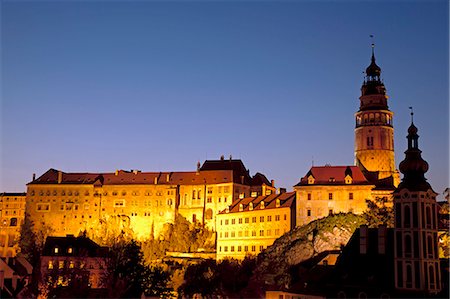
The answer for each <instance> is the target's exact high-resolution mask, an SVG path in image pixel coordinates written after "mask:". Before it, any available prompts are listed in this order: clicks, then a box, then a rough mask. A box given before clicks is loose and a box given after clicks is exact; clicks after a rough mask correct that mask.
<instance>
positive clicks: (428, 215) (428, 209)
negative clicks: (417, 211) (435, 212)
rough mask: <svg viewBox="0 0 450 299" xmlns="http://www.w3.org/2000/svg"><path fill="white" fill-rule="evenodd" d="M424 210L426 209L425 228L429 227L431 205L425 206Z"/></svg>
mask: <svg viewBox="0 0 450 299" xmlns="http://www.w3.org/2000/svg"><path fill="white" fill-rule="evenodd" d="M425 210H426V214H427V222H426V223H427V228H431V220H432V219H431V207H430V206H427V207H426V208H425Z"/></svg>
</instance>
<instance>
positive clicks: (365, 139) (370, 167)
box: [355, 45, 399, 186]
mask: <svg viewBox="0 0 450 299" xmlns="http://www.w3.org/2000/svg"><path fill="white" fill-rule="evenodd" d="M373 50H374V45H372V59H371V63H370V65H369V66H368V67H367V69H366V78H365V80H364V83H363V85H362V87H361V97H360V98H359V99H360V107H359V111H358V112H356V114H355V122H356V123H355V165H357V166H358V167H360V168H361V169H362V170H363V171H364V172H371V173H373V175H375V176H376V179H378V180H380V179H386V178H389V177H392V178H393V184H394V185H395V186H397V185H398V183H399V174H398V171H397V170H396V168H395V159H394V154H395V153H394V125H393V115H394V113H393V112H392V111H390V110H389V107H388V104H387V99H388V96H387V95H386V89H385V87H384V83H383V81H382V80H381V79H380V74H381V68H380V67H379V66H378V65H377V64H376V63H375V54H374V51H373Z"/></svg>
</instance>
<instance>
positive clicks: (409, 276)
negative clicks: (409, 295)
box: [406, 265, 413, 288]
mask: <svg viewBox="0 0 450 299" xmlns="http://www.w3.org/2000/svg"><path fill="white" fill-rule="evenodd" d="M412 280H413V275H412V269H411V265H406V287H407V288H412V286H413V283H412V282H413V281H412Z"/></svg>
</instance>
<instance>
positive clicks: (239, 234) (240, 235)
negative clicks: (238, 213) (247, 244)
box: [238, 230, 242, 238]
mask: <svg viewBox="0 0 450 299" xmlns="http://www.w3.org/2000/svg"><path fill="white" fill-rule="evenodd" d="M238 237H240V238H241V237H242V231H241V230H240V231H239V232H238Z"/></svg>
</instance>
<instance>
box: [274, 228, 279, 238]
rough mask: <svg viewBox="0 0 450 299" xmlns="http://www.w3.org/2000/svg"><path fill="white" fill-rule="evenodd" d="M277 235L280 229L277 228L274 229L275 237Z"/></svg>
mask: <svg viewBox="0 0 450 299" xmlns="http://www.w3.org/2000/svg"><path fill="white" fill-rule="evenodd" d="M279 234H280V229H279V228H277V229H275V236H278V235H279Z"/></svg>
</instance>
